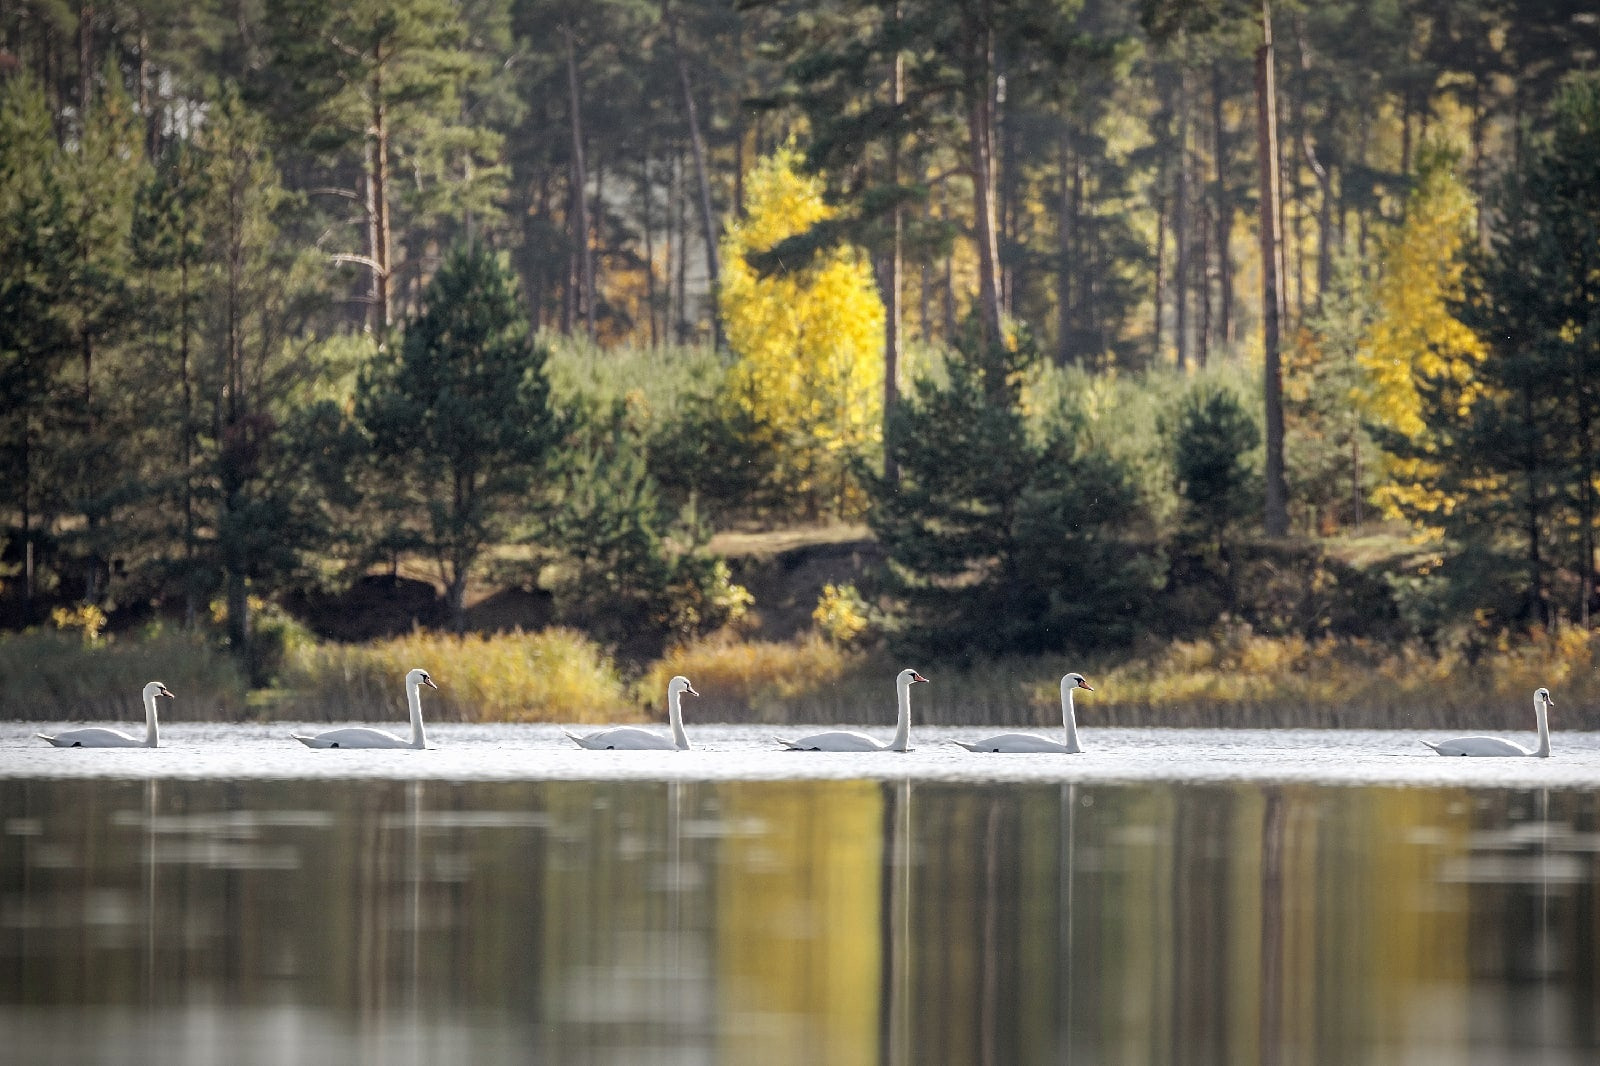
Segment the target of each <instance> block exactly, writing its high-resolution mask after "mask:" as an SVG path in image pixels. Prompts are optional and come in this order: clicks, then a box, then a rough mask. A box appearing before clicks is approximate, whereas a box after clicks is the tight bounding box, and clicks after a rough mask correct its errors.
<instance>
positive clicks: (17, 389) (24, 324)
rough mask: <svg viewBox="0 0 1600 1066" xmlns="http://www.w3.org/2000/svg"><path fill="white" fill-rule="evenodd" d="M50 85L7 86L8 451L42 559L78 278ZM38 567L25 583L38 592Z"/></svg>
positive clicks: (2, 139) (0, 432)
mask: <svg viewBox="0 0 1600 1066" xmlns="http://www.w3.org/2000/svg"><path fill="white" fill-rule="evenodd" d="M59 164H60V160H59V156H58V152H57V148H56V144H55V140H54V138H53V136H52V130H51V125H50V113H49V110H48V108H47V107H46V103H45V95H44V93H43V91H42V90H41V88H40V87H39V86H38V85H37V84H35V83H33V82H32V80H31V79H28V78H24V77H14V78H11V79H9V80H8V81H6V82H5V83H4V84H0V456H3V458H4V461H5V467H6V469H7V470H10V471H12V476H10V477H8V478H6V479H4V480H5V488H4V490H3V491H4V492H5V494H6V502H7V504H8V505H10V506H11V507H13V508H15V510H16V513H17V515H18V518H19V521H18V525H19V526H20V527H21V531H22V537H23V541H24V546H23V551H24V553H25V554H26V555H27V558H28V562H29V564H30V565H31V564H32V563H33V561H34V554H33V553H34V551H35V548H36V544H35V540H34V538H35V530H36V526H37V519H38V517H39V511H40V504H41V502H42V499H41V497H42V491H43V490H42V484H41V480H42V479H41V471H42V469H43V468H44V466H45V457H44V456H42V455H41V436H42V434H43V433H44V430H45V427H46V424H47V422H48V421H49V420H50V419H51V418H52V416H54V415H55V414H57V413H58V412H59V410H60V404H61V401H62V399H63V397H62V395H61V388H60V386H61V382H60V374H61V372H62V370H63V369H64V368H65V366H66V365H67V361H68V359H69V358H70V357H71V355H72V353H73V351H74V348H75V344H74V331H73V329H72V323H71V321H70V320H69V318H68V316H67V314H66V310H67V309H68V308H69V307H70V301H71V295H72V293H73V291H74V287H75V285H76V276H77V262H78V257H77V255H76V251H77V240H76V236H75V232H74V226H73V220H72V215H71V212H70V209H69V196H68V192H67V189H66V187H65V186H64V184H63V180H62V174H61V170H62V168H61V166H60V165H59ZM32 577H33V574H32V571H31V570H30V571H29V572H28V574H27V575H26V578H25V581H26V582H27V584H26V586H25V591H26V592H27V594H28V595H29V596H30V597H31V595H32V592H33V587H32V584H31V582H32Z"/></svg>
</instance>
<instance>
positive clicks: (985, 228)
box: [966, 9, 1001, 341]
mask: <svg viewBox="0 0 1600 1066" xmlns="http://www.w3.org/2000/svg"><path fill="white" fill-rule="evenodd" d="M991 14H992V13H991V12H989V11H988V10H987V9H985V12H984V18H983V19H982V21H981V22H980V24H978V25H976V26H973V27H972V28H971V29H972V32H971V34H970V37H971V40H970V42H969V49H970V50H969V52H968V55H967V72H966V78H967V96H968V99H967V147H968V152H969V153H970V156H971V158H970V160H969V165H970V168H971V172H972V215H973V224H974V227H975V232H974V236H975V237H976V239H977V245H978V247H977V252H978V302H979V310H980V312H981V318H980V322H981V324H982V327H983V332H984V335H985V339H987V340H991V341H993V340H998V339H999V338H1000V336H1001V318H1000V244H999V235H998V233H997V232H996V215H995V188H994V186H995V172H994V109H995V100H994V94H995V80H994V27H993V25H992V22H991V20H990V15H991Z"/></svg>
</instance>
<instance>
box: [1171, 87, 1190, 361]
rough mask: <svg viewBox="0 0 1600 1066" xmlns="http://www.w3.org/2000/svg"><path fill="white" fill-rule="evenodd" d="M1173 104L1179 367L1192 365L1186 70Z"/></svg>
mask: <svg viewBox="0 0 1600 1066" xmlns="http://www.w3.org/2000/svg"><path fill="white" fill-rule="evenodd" d="M1174 88H1175V90H1176V91H1175V92H1174V93H1173V96H1172V107H1173V110H1174V111H1176V112H1177V114H1176V118H1177V122H1178V160H1177V162H1178V169H1177V173H1176V175H1175V176H1174V178H1173V186H1172V251H1173V259H1174V262H1173V264H1172V311H1173V315H1172V339H1173V344H1174V351H1175V353H1176V361H1177V366H1178V369H1179V370H1182V369H1184V368H1185V367H1187V366H1188V365H1189V105H1188V102H1187V100H1186V99H1185V97H1184V85H1183V69H1182V68H1181V67H1180V68H1179V70H1178V83H1177V85H1176V86H1175V87H1174Z"/></svg>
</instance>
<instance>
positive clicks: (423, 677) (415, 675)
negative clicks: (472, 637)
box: [289, 670, 439, 749]
mask: <svg viewBox="0 0 1600 1066" xmlns="http://www.w3.org/2000/svg"><path fill="white" fill-rule="evenodd" d="M423 685H427V686H428V687H429V688H431V689H434V690H437V689H438V688H439V686H438V685H435V684H434V683H433V678H431V677H429V676H428V671H426V670H412V671H411V672H410V673H408V674H406V702H407V703H409V704H410V705H411V739H410V740H407V739H405V738H404V737H397V736H395V735H394V734H393V733H386V732H384V731H383V730H381V729H369V728H367V727H366V726H347V727H345V728H344V729H330V730H328V731H327V732H325V733H318V734H316V735H315V736H309V737H307V736H301V735H300V734H299V733H290V734H289V735H290V736H292V737H294V739H296V740H298V741H299V742H300V743H302V744H304V745H305V746H306V747H308V748H418V749H421V748H426V747H427V746H428V738H427V737H425V736H423V734H422V686H423Z"/></svg>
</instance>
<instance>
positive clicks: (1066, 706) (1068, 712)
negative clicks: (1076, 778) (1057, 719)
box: [1061, 678, 1083, 755]
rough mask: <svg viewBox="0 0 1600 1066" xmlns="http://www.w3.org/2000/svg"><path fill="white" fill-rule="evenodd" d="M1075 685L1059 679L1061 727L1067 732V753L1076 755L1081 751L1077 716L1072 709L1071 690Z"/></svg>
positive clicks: (1064, 679)
mask: <svg viewBox="0 0 1600 1066" xmlns="http://www.w3.org/2000/svg"><path fill="white" fill-rule="evenodd" d="M1077 687H1078V686H1077V683H1076V682H1073V681H1068V680H1067V679H1066V678H1062V679H1061V727H1062V728H1063V729H1065V730H1066V731H1067V751H1068V752H1070V753H1072V754H1074V755H1076V754H1077V753H1078V752H1081V751H1082V750H1083V745H1081V744H1079V743H1078V715H1077V712H1076V711H1074V710H1073V707H1072V690H1073V689H1075V688H1077Z"/></svg>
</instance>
